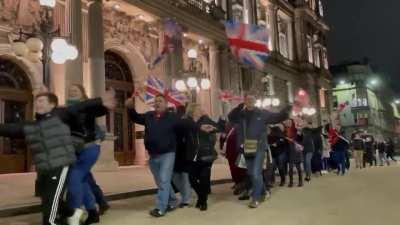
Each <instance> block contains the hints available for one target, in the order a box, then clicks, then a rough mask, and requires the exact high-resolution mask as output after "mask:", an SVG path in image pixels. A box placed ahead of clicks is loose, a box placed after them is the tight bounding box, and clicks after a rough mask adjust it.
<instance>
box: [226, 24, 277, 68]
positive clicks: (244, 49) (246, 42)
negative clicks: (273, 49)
mask: <svg viewBox="0 0 400 225" xmlns="http://www.w3.org/2000/svg"><path fill="white" fill-rule="evenodd" d="M225 31H226V35H227V37H228V41H229V45H230V48H231V52H232V54H233V55H234V56H235V57H236V58H237V59H238V60H239V61H241V62H242V63H244V64H247V65H250V66H252V67H254V68H256V69H258V70H262V69H264V67H265V64H266V61H267V59H268V57H269V54H270V49H269V46H268V40H269V35H268V32H267V30H266V29H265V28H263V27H260V26H257V25H255V24H244V23H238V22H235V21H226V22H225Z"/></svg>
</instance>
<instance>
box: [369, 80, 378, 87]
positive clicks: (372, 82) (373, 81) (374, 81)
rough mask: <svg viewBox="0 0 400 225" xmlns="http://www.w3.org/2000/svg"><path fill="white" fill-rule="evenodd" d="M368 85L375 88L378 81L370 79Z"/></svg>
mask: <svg viewBox="0 0 400 225" xmlns="http://www.w3.org/2000/svg"><path fill="white" fill-rule="evenodd" d="M369 83H370V84H371V85H373V86H375V85H377V84H378V80H377V79H372V80H371V81H370V82H369Z"/></svg>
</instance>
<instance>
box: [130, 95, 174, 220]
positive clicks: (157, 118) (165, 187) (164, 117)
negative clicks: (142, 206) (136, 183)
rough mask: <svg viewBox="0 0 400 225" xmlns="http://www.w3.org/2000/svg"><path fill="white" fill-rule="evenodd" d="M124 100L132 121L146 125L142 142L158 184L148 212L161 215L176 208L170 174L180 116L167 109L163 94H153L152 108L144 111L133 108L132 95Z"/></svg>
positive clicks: (157, 215)
mask: <svg viewBox="0 0 400 225" xmlns="http://www.w3.org/2000/svg"><path fill="white" fill-rule="evenodd" d="M125 104H126V107H127V108H128V114H129V117H130V119H131V121H132V122H134V123H137V124H140V125H143V126H144V127H145V136H144V143H145V147H146V149H147V151H148V153H149V155H150V160H149V166H150V170H151V172H152V173H153V176H154V180H155V182H156V184H157V187H158V192H157V197H156V207H155V209H153V210H152V211H150V215H152V216H154V217H161V216H164V215H165V213H166V212H168V211H171V210H173V209H175V208H176V204H177V203H176V197H175V193H174V190H173V189H172V186H171V177H172V173H173V168H174V162H175V152H176V130H177V128H178V126H179V121H180V120H179V118H178V116H177V115H176V114H175V113H173V112H170V111H168V110H167V102H166V99H165V97H164V96H163V95H158V96H157V97H156V98H155V104H154V108H155V110H154V111H149V112H146V113H144V114H140V113H137V112H136V110H135V109H134V105H133V99H128V100H127V101H126V103H125Z"/></svg>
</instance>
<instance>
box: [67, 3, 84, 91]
mask: <svg viewBox="0 0 400 225" xmlns="http://www.w3.org/2000/svg"><path fill="white" fill-rule="evenodd" d="M66 9H67V12H66V15H65V16H66V21H67V23H68V25H67V28H68V29H67V35H71V44H72V45H74V46H76V48H77V49H78V53H79V54H78V58H76V59H75V60H68V61H67V62H66V66H65V79H66V85H65V87H66V90H68V88H69V86H70V85H71V84H83V64H82V54H83V51H82V45H83V41H82V3H81V0H67V1H66Z"/></svg>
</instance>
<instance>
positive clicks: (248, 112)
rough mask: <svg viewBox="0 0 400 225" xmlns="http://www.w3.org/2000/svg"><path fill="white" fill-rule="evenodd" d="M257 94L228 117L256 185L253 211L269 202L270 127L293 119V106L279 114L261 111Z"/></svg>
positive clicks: (252, 199) (249, 93)
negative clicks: (266, 163) (266, 165)
mask: <svg viewBox="0 0 400 225" xmlns="http://www.w3.org/2000/svg"><path fill="white" fill-rule="evenodd" d="M255 103H256V93H254V92H248V93H246V95H245V97H244V102H243V103H241V104H239V105H238V106H237V107H236V108H234V109H233V110H232V111H231V112H230V113H229V115H228V118H229V121H230V122H231V123H233V124H236V125H237V128H238V130H237V132H238V134H237V148H240V151H242V152H243V154H244V157H245V159H246V165H247V171H248V175H249V177H250V179H251V183H252V193H251V202H250V204H249V207H250V208H257V207H258V206H259V205H260V202H262V201H264V200H265V185H264V183H263V176H262V168H263V162H264V159H265V153H266V151H267V150H268V143H267V125H268V124H277V123H280V122H282V121H284V120H285V119H287V118H288V117H289V111H290V110H291V106H288V107H285V108H284V109H283V110H281V111H280V112H278V113H273V112H269V111H267V110H264V109H260V108H257V107H256V106H255Z"/></svg>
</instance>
